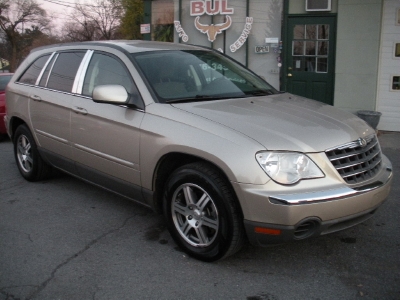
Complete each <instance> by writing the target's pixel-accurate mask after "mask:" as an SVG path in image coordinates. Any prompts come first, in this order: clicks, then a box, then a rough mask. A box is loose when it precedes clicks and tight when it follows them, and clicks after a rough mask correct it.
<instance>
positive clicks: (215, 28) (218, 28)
mask: <svg viewBox="0 0 400 300" xmlns="http://www.w3.org/2000/svg"><path fill="white" fill-rule="evenodd" d="M231 24H232V19H231V17H230V16H226V22H225V23H220V24H215V25H214V24H211V25H204V24H201V23H200V17H199V16H197V17H196V19H195V20H194V26H196V28H197V29H198V30H200V32H202V33H207V36H208V40H209V41H210V42H214V41H215V38H216V36H217V34H220V33H221V32H222V31H224V30H226V29H228V28H229V27H230V26H231Z"/></svg>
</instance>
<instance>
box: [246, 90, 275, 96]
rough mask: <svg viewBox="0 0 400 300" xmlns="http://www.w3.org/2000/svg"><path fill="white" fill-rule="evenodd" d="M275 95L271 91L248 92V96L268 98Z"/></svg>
mask: <svg viewBox="0 0 400 300" xmlns="http://www.w3.org/2000/svg"><path fill="white" fill-rule="evenodd" d="M273 94H274V93H273V92H272V91H271V90H254V91H249V92H246V95H248V96H268V95H273Z"/></svg>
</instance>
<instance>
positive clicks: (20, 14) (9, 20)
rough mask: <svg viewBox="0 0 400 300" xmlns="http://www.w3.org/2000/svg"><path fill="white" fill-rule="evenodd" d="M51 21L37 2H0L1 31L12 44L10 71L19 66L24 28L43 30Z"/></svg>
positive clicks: (22, 0) (5, 0)
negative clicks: (30, 27)
mask: <svg viewBox="0 0 400 300" xmlns="http://www.w3.org/2000/svg"><path fill="white" fill-rule="evenodd" d="M48 23H49V20H48V19H47V18H46V11H45V10H43V9H42V8H41V7H40V6H39V4H38V3H37V2H36V1H35V0H0V29H1V31H2V32H4V35H5V38H6V40H7V41H8V43H9V44H10V48H11V55H10V71H11V72H13V71H14V70H15V69H16V67H17V64H18V60H19V59H20V58H21V57H19V55H18V53H22V50H23V48H24V47H25V46H26V43H23V35H24V27H28V28H29V26H32V25H33V26H36V27H38V28H41V29H43V28H44V27H45V26H46V25H47V24H48Z"/></svg>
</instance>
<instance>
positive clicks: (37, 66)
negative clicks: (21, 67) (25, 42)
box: [19, 54, 50, 84]
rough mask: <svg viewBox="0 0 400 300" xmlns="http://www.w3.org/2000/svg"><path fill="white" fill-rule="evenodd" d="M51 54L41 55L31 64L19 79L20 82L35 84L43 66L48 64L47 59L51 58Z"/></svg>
mask: <svg viewBox="0 0 400 300" xmlns="http://www.w3.org/2000/svg"><path fill="white" fill-rule="evenodd" d="M49 57H50V54H49V55H45V56H41V57H39V58H38V59H37V60H35V62H34V63H33V64H31V66H30V67H29V68H28V69H27V70H26V71H25V73H24V74H23V75H22V76H21V78H20V79H19V82H21V83H26V84H35V83H36V80H37V78H38V76H39V74H40V71H42V68H43V66H44V65H45V64H46V61H47V60H48V59H49Z"/></svg>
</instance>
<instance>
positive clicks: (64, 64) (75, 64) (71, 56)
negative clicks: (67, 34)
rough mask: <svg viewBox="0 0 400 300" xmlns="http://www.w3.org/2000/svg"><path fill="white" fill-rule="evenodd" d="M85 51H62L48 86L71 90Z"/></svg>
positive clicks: (64, 90) (66, 90)
mask: <svg viewBox="0 0 400 300" xmlns="http://www.w3.org/2000/svg"><path fill="white" fill-rule="evenodd" d="M84 55H85V52H83V51H82V52H62V53H60V54H59V55H58V57H57V59H56V61H55V63H54V66H53V68H52V70H51V73H50V77H49V81H48V83H47V88H49V89H55V90H58V91H63V92H71V91H72V85H73V84H74V80H75V75H76V72H77V71H78V68H79V65H80V63H81V61H82V58H83V56H84Z"/></svg>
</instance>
